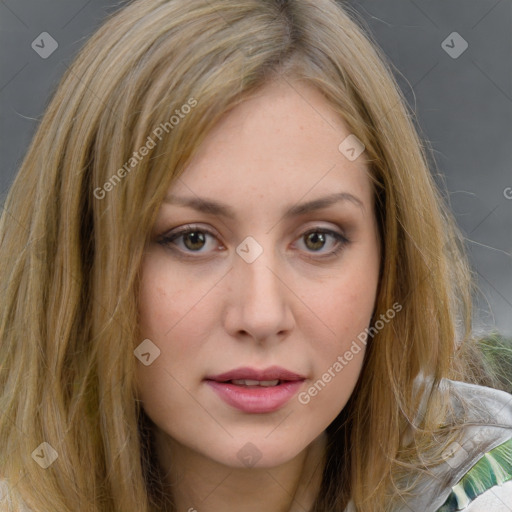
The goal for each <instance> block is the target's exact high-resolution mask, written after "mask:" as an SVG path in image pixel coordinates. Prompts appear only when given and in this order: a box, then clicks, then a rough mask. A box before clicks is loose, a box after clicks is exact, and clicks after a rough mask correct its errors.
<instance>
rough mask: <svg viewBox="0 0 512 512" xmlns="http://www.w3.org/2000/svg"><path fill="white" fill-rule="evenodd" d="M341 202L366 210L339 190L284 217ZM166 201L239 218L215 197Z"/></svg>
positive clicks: (290, 209)
mask: <svg viewBox="0 0 512 512" xmlns="http://www.w3.org/2000/svg"><path fill="white" fill-rule="evenodd" d="M339 202H349V203H352V204H354V205H356V206H358V207H359V208H361V210H362V211H363V212H365V207H364V204H363V202H362V201H361V199H359V198H358V197H356V196H354V195H353V194H350V193H348V192H338V193H335V194H330V195H328V196H324V197H319V198H318V199H313V200H312V201H308V202H307V203H299V204H295V205H292V206H290V207H288V208H287V210H286V211H285V212H284V214H283V218H285V219H287V218H291V217H297V216H299V215H304V214H306V213H311V212H314V211H316V210H321V209H323V208H327V207H329V206H332V205H334V204H336V203H339ZM164 203H168V204H177V205H180V206H187V207H189V208H193V209H194V210H197V211H199V212H202V213H208V214H212V215H218V216H220V217H226V218H229V219H233V220H236V218H237V215H236V213H235V211H234V210H233V209H232V208H231V207H230V206H228V205H227V204H224V203H221V202H219V201H216V200H213V199H208V198H202V197H197V196H196V197H179V196H173V195H167V196H166V197H165V199H164Z"/></svg>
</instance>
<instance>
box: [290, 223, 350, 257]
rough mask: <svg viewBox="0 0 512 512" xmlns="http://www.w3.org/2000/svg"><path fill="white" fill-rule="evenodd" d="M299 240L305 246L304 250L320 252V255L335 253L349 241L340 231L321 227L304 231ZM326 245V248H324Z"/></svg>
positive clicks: (325, 255)
mask: <svg viewBox="0 0 512 512" xmlns="http://www.w3.org/2000/svg"><path fill="white" fill-rule="evenodd" d="M300 240H301V241H302V242H303V245H304V246H305V247H306V249H307V251H306V252H313V253H321V254H322V257H327V256H332V255H334V254H337V253H338V252H339V251H341V249H343V248H344V247H345V245H346V244H348V242H349V241H348V239H347V238H346V237H344V236H343V235H342V234H341V233H337V232H336V231H332V230H330V229H323V228H317V229H313V230H310V231H308V232H307V233H304V234H303V235H302V236H301V238H300ZM329 240H330V241H329ZM326 247H327V248H328V249H327V250H325V248H326Z"/></svg>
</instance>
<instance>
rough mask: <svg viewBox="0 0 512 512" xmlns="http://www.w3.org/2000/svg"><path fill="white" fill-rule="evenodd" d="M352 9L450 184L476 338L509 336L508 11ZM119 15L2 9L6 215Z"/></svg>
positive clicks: (22, 4)
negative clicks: (63, 92) (82, 53)
mask: <svg viewBox="0 0 512 512" xmlns="http://www.w3.org/2000/svg"><path fill="white" fill-rule="evenodd" d="M205 1H206V0H205ZM348 3H349V4H350V5H352V6H353V8H354V9H356V10H357V11H358V12H359V13H360V15H361V17H362V19H363V21H364V23H365V24H366V26H367V28H368V29H369V30H370V31H371V33H372V34H373V39H374V41H375V42H376V43H377V44H378V45H380V46H381V47H382V49H383V50H384V53H385V54H386V55H387V56H388V58H389V60H390V61H391V63H392V65H393V66H394V72H395V76H396V77H397V80H398V82H399V84H400V86H401V88H402V90H403V91H404V94H405V95H406V97H407V99H408V101H409V103H410V106H411V108H412V109H413V110H414V111H415V112H416V115H417V120H418V124H419V127H420V130H421V135H422V137H423V138H424V140H425V141H426V142H427V143H428V144H429V145H430V146H431V147H432V150H433V158H434V159H435V162H432V166H433V172H434V174H436V179H437V180H438V182H439V183H440V184H441V185H442V184H443V182H444V183H445V184H446V188H447V191H448V193H449V201H450V204H451V207H452V209H453V211H454V213H455V215H456V218H457V221H458V223H459V226H460V227H461V228H462V230H463V233H464V234H465V236H466V237H467V245H468V249H469V253H470V257H471V263H472V265H473V269H474V272H475V277H476V279H477V283H478V285H479V288H480V290H481V293H480V294H479V295H478V296H477V297H475V299H476V301H477V305H478V311H477V315H476V318H475V327H476V331H477V332H483V331H488V330H490V329H493V328H497V329H498V330H499V331H500V332H502V333H503V334H505V335H507V336H511V335H512V258H511V252H512V189H508V187H512V170H511V163H512V140H511V138H512V129H511V124H512V73H511V71H512V37H511V28H512V0H424V1H421V0H358V1H350V2H348ZM121 5H122V2H121V1H119V2H113V1H112V0H110V1H109V0H0V28H1V37H0V109H1V110H0V122H1V125H0V135H1V138H0V144H1V146H0V154H1V155H2V160H1V172H0V201H1V202H2V204H3V200H4V199H5V195H6V193H7V191H8V188H9V186H10V184H11V183H12V180H13V177H14V175H15V173H16V171H17V169H18V167H19V164H20V162H21V159H22V157H23V154H24V152H25V151H26V149H27V146H28V144H29V142H30V139H31V137H32V136H33V134H34V132H35V130H36V127H37V124H38V120H39V119H40V118H41V116H42V114H43V111H44V108H45V106H46V105H47V103H48V100H49V97H50V94H51V93H52V92H53V90H54V88H55V86H56V84H57V82H58V79H59V77H60V76H61V75H62V73H63V72H64V71H65V69H66V67H67V66H68V65H69V63H70V61H71V60H72V58H73V56H74V55H76V52H77V51H78V49H79V48H80V47H81V46H82V44H83V43H84V42H85V40H86V39H87V37H88V36H89V35H90V34H91V33H92V32H93V31H94V29H96V28H97V27H98V26H99V25H100V24H101V21H102V19H103V18H104V16H105V15H106V14H107V13H109V12H113V11H115V10H116V9H117V8H119V6H121ZM42 32H48V33H49V34H50V35H51V36H52V37H53V38H54V39H55V40H56V41H57V43H58V48H57V49H56V50H55V51H54V52H53V53H52V54H51V55H50V56H48V57H47V58H45V59H43V58H42V57H41V56H40V55H39V54H38V53H36V51H35V50H34V49H33V48H32V46H31V45H32V42H33V41H36V42H37V41H40V38H38V36H39V35H40V34H41V33H42ZM453 32H457V33H458V34H459V35H460V37H462V38H463V40H465V41H466V42H467V44H468V48H467V49H466V50H465V51H464V52H463V53H462V54H461V55H460V56H458V57H457V58H453V55H455V54H453V52H458V51H460V49H462V48H463V46H462V44H463V41H462V40H461V39H459V38H458V36H455V37H453V36H451V37H448V36H449V35H450V34H452V33H453ZM443 41H446V42H445V43H443ZM450 46H451V47H453V48H450ZM45 47H46V49H48V48H49V45H48V41H47V44H46V46H45ZM448 52H451V53H452V54H453V55H452V56H451V55H450V54H449V53H448ZM507 190H508V191H510V194H507ZM507 195H508V197H509V198H507ZM411 201H414V197H411Z"/></svg>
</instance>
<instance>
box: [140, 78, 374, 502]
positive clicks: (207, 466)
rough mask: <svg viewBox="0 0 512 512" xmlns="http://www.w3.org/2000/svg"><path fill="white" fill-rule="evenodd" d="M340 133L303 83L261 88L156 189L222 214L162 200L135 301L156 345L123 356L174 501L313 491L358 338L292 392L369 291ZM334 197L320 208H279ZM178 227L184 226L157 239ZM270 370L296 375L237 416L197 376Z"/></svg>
mask: <svg viewBox="0 0 512 512" xmlns="http://www.w3.org/2000/svg"><path fill="white" fill-rule="evenodd" d="M349 134H350V131H349V130H348V129H347V127H346V126H345V124H344V123H343V122H342V121H341V119H340V118H339V116H337V115H336V114H335V113H334V112H333V111H332V109H331V108H330V106H329V104H328V103H327V101H326V100H325V99H324V97H323V96H322V95H321V94H320V93H319V92H318V91H316V90H315V89H313V88H311V86H307V85H304V84H300V83H295V84H294V85H293V87H291V85H290V84H288V83H286V82H276V83H271V84H268V85H266V86H264V87H263V88H262V89H260V91H258V93H257V94H256V95H255V96H254V97H251V98H250V99H249V100H247V101H245V102H244V103H242V104H240V105H238V106H237V107H235V108H234V109H233V110H232V111H230V112H229V113H227V114H226V115H225V116H224V118H223V119H222V120H221V121H220V122H219V123H218V124H217V125H216V126H215V128H214V129H213V130H212V131H211V132H210V133H209V134H208V136H207V138H206V139H205V140H204V141H203V143H202V145H201V147H200V150H199V152H198V153H197V154H196V155H195V156H194V158H193V160H192V161H191V162H190V164H189V165H188V167H187V169H186V170H185V172H184V173H183V174H182V176H181V177H180V178H179V180H177V181H176V182H174V183H173V184H172V186H171V187H170V189H169V195H172V196H173V197H175V198H176V197H180V198H193V199H197V198H203V199H204V198H208V199H211V200H215V201H218V202H222V203H223V204H225V205H226V206H228V207H229V208H230V209H231V210H232V213H233V214H234V216H233V217H223V216H221V215H220V214H219V213H218V212H213V211H208V212H205V211H198V210H196V209H194V208H193V207H191V206H185V205H182V204H178V202H176V201H174V202H164V203H163V204H162V205H161V208H160V210H159V212H158V218H157V220H156V223H155V225H154V228H153V232H152V238H151V243H150V245H149V246H148V248H147V251H146V253H145V257H144V261H143V265H142V274H141V275H142V277H141V289H140V297H139V303H140V306H139V308H140V312H139V313H140V325H141V333H142V338H141V339H146V338H147V339H150V340H151V342H152V343H154V345H156V346H157V347H158V348H159V349H160V355H159V357H157V358H156V359H155V360H154V361H153V362H152V363H151V364H150V365H148V366H144V365H143V364H139V363H138V364H137V378H138V381H137V385H138V395H139V396H138V398H139V399H140V400H141V401H142V404H143V407H144V410H145V412H146V414H147V415H148V416H149V417H150V418H151V420H152V421H153V422H154V424H155V425H156V430H155V440H156V446H157V453H158V459H159V464H160V467H161V469H162V471H163V473H164V474H165V475H166V480H167V482H168V483H169V484H175V487H174V491H173V492H174V499H175V501H176V505H177V510H179V511H189V510H190V511H192V510H194V509H195V510H197V511H198V512H220V511H222V512H230V511H234V510H236V511H237V512H252V511H257V510H258V511H261V510H266V511H272V512H289V511H294V512H295V511H297V512H299V511H305V510H307V509H308V508H309V507H311V505H312V503H313V500H314V498H315V495H316V493H317V492H318V488H319V485H320V481H321V480H320V478H321V471H322V468H323V465H324V461H325V459H324V455H325V440H326V436H325V433H324V431H325V429H326V427H327V426H328V425H329V424H330V423H331V422H332V421H333V420H334V418H335V417H336V416H337V415H338V414H339V412H340V411H341V410H342V409H343V407H344V406H345V404H346V402H347V400H348V399H349V397H350V395H351V393H352V391H353V389H354V386H355V384H356V381H357V379H358V376H359V374H360V371H361V367H362V362H363V356H364V346H363V347H362V349H361V350H360V351H359V352H357V353H354V354H353V357H352V358H351V359H350V361H347V364H346V365H344V366H343V369H342V371H339V372H338V373H335V377H332V375H331V379H330V380H329V382H328V383H327V384H326V385H325V387H323V388H322V389H321V391H320V392H317V393H316V394H315V396H311V397H310V400H309V402H308V403H304V402H305V400H303V401H302V402H301V401H299V400H298V396H299V393H303V395H302V396H304V393H305V392H307V391H308V389H310V388H311V386H312V385H313V384H314V383H315V382H317V381H318V380H319V379H321V378H322V375H323V374H325V372H326V371H327V370H328V368H332V367H333V364H334V363H335V361H337V358H338V356H340V355H341V356H343V355H344V354H345V353H346V351H347V350H348V349H349V348H350V346H351V343H352V342H353V340H355V339H356V337H357V335H358V334H359V333H361V332H362V331H363V330H364V329H365V328H366V327H367V326H368V324H369V322H370V319H371V315H372V312H373V309H374V306H375V298H376V291H377V285H378V273H379V258H380V254H379V239H378V229H377V223H376V220H375V213H374V210H373V198H372V188H371V184H370V179H369V177H368V166H367V163H366V162H365V160H364V155H365V154H364V153H363V154H362V155H361V156H360V157H359V158H357V159H356V160H354V161H350V160H349V159H347V158H346V157H345V156H344V155H343V154H342V153H341V152H340V151H339V150H338V146H339V144H340V142H341V141H342V140H343V139H344V138H345V137H346V136H347V135H349ZM340 192H343V193H345V194H346V195H345V196H344V197H345V199H342V200H339V201H337V202H334V203H332V204H331V205H329V206H324V207H323V208H321V209H315V210H310V211H307V212H305V211H303V212H299V214H296V215H291V216H285V215H284V212H285V210H287V209H288V208H289V207H292V206H297V205H298V204H304V203H307V202H310V201H313V200H316V199H319V198H323V197H325V196H328V195H331V194H333V193H340ZM348 194H350V196H348ZM189 224H191V225H193V228H194V234H192V235H191V236H186V235H185V236H183V235H182V236H179V237H177V238H175V239H174V240H173V241H170V237H169V236H168V237H167V241H166V242H164V241H162V236H166V235H170V234H175V233H176V232H177V231H178V230H179V228H183V227H185V226H186V225H189ZM319 229H320V230H324V232H322V231H320V232H319V231H318V230H319ZM325 230H330V231H332V232H334V233H337V234H340V235H342V236H343V237H345V238H346V239H348V242H347V243H345V244H340V243H339V242H338V241H337V239H336V238H335V236H333V235H331V234H325ZM205 231H209V232H211V233H212V235H209V234H207V233H206V234H205ZM248 236H250V237H252V238H253V239H254V240H255V241H256V242H257V244H258V245H259V246H260V247H261V248H262V249H263V252H262V253H261V254H260V255H259V256H257V257H256V259H255V260H254V261H252V262H250V263H249V262H248V261H247V260H246V259H244V258H243V257H241V256H240V255H239V253H237V251H236V249H237V247H239V246H240V244H241V242H243V241H244V239H245V238H246V237H248ZM242 247H244V248H245V250H246V251H247V250H248V246H247V245H246V246H244V245H242ZM254 247H255V246H251V248H250V251H249V252H251V251H253V252H251V254H255V252H254V251H255V248H254ZM337 248H339V249H340V250H339V252H337V253H336V254H331V255H330V254H329V253H331V252H332V251H333V250H334V249H337ZM240 254H242V253H240ZM270 366H279V367H282V368H285V369H287V370H289V371H292V372H294V373H296V374H299V375H300V376H301V377H303V379H302V380H300V381H299V382H298V385H299V388H298V390H297V392H296V393H295V394H294V395H293V396H292V397H291V398H290V399H289V400H288V401H287V402H286V403H284V404H283V405H281V406H280V407H279V408H277V409H276V410H273V411H271V412H247V411H245V410H240V409H239V408H237V407H234V406H233V405H231V404H229V403H227V402H226V401H225V400H223V399H222V398H221V397H220V396H219V395H218V394H217V393H216V392H215V391H214V390H213V389H212V386H210V385H209V384H208V382H207V381H206V380H205V378H206V377H207V376H211V375H218V374H221V373H224V372H227V371H229V370H232V369H234V368H239V367H252V368H255V369H257V370H261V369H265V368H268V367H270ZM331 372H332V370H331ZM324 382H325V379H324ZM248 443H251V445H248ZM241 455H242V456H241ZM244 455H245V456H247V455H249V459H247V457H245V458H244ZM248 460H249V461H250V462H247V461H248Z"/></svg>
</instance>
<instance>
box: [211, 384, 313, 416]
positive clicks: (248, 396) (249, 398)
mask: <svg viewBox="0 0 512 512" xmlns="http://www.w3.org/2000/svg"><path fill="white" fill-rule="evenodd" d="M303 382H304V381H302V380H294V381H288V382H284V383H282V384H278V385H277V386H269V387H264V386H253V387H244V386H236V385H235V384H230V383H228V382H217V381H214V380H207V381H206V383H207V384H209V385H210V386H211V387H212V388H213V389H214V391H215V392H216V393H217V394H218V395H219V396H220V397H221V398H222V400H224V402H226V403H227V404H228V405H231V406H233V407H235V408H237V409H239V410H241V411H243V412H250V413H265V412H274V411H277V410H278V409H280V408H281V407H283V405H284V404H285V403H286V402H288V401H289V400H290V399H291V398H292V397H293V396H294V395H295V394H296V393H297V391H298V390H299V388H300V387H301V386H302V383H303Z"/></svg>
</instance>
